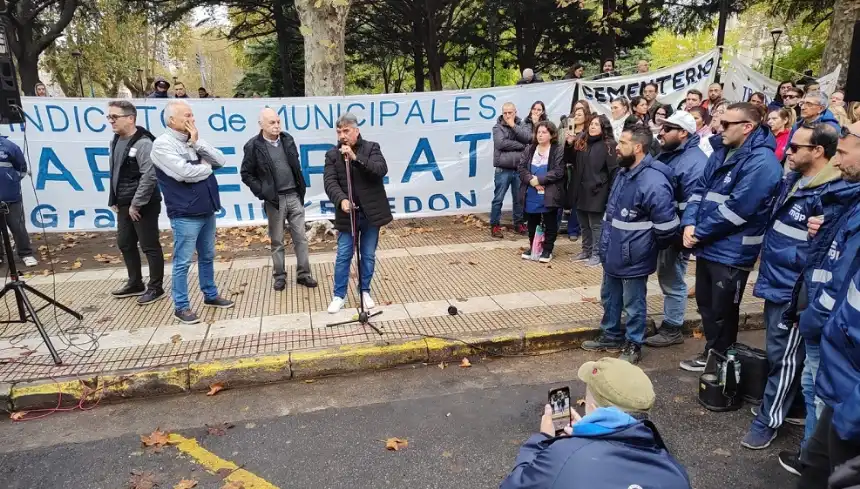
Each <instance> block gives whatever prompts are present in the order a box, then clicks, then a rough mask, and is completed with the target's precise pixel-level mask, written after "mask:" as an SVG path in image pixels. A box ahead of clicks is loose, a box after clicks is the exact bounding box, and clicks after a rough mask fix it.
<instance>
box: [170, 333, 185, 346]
mask: <svg viewBox="0 0 860 489" xmlns="http://www.w3.org/2000/svg"><path fill="white" fill-rule="evenodd" d="M180 341H182V335H179V334H175V335H173V336H171V337H170V342H171V343H173V344H174V345H175V344H177V343H179V342H180Z"/></svg>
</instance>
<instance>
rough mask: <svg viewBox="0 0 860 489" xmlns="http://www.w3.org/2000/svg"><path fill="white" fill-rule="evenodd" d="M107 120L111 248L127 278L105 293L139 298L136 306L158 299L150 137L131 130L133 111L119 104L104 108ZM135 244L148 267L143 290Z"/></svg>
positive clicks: (157, 204)
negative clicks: (110, 134) (113, 227)
mask: <svg viewBox="0 0 860 489" xmlns="http://www.w3.org/2000/svg"><path fill="white" fill-rule="evenodd" d="M107 119H108V121H109V122H110V126H111V129H113V132H114V137H113V140H112V141H111V145H110V162H111V165H110V196H109V197H108V205H109V206H110V207H111V209H113V211H114V212H115V213H116V217H117V223H116V229H117V234H116V241H117V248H119V250H120V252H122V259H123V261H124V262H125V268H126V271H127V272H128V282H126V284H125V285H124V286H123V287H121V288H119V289H117V290H114V291H113V292H111V295H113V296H114V297H116V298H123V297H134V296H139V297H138V299H137V303H138V304H140V305H146V304H152V303H153V302H155V301H157V300H160V299H163V298H164V296H165V295H164V284H163V283H164V254H163V253H162V250H161V243H159V241H158V237H159V234H158V216H159V215H160V214H161V192H159V190H158V182H157V180H156V176H155V166H153V164H152V159H151V158H150V152H151V151H152V141H153V140H155V136H153V135H152V134H150V132H149V131H147V130H146V129H144V128H142V127H140V126H137V125H136V122H137V109H136V108H135V106H134V104H132V103H131V102H128V101H125V100H115V101H112V102H110V103H109V104H108V115H107ZM138 244H140V248H141V249H142V250H143V253H144V254H145V255H146V261H147V264H148V265H149V285H148V286H144V284H143V275H142V272H141V263H140V253H138V251H137V247H138Z"/></svg>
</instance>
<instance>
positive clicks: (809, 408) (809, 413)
mask: <svg viewBox="0 0 860 489" xmlns="http://www.w3.org/2000/svg"><path fill="white" fill-rule="evenodd" d="M805 343H806V359H805V360H804V361H803V376H802V377H801V378H800V388H801V390H802V391H803V400H804V401H805V403H806V426H805V427H804V429H803V440H802V441H801V442H800V448H801V450H803V449H804V448H805V447H806V442H807V441H808V440H809V439H810V438H812V434H813V433H815V425H816V424H818V418H819V417H820V416H821V410H822V409H824V403H823V402H822V401H821V399H819V398H818V397H816V396H815V376H816V375H818V364H819V363H820V362H821V346H820V345H819V344H818V343H813V342H811V341H805Z"/></svg>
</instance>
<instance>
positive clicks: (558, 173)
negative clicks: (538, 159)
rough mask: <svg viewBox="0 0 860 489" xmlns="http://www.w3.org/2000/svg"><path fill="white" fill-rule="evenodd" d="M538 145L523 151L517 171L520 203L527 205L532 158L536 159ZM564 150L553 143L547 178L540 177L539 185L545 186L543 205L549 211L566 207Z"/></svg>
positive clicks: (548, 161)
mask: <svg viewBox="0 0 860 489" xmlns="http://www.w3.org/2000/svg"><path fill="white" fill-rule="evenodd" d="M536 150H537V144H532V145H529V147H528V149H526V150H525V151H523V154H522V157H521V158H520V164H519V167H518V168H517V170H519V174H520V182H522V183H521V184H520V202H522V204H523V206H525V205H526V192H527V191H528V189H529V186H530V185H529V180H531V177H532V172H531V166H532V158H534V155H535V151H536ZM563 153H564V150H563V149H562V147H561V146H559V145H558V144H555V143H553V144H552V145H551V146H550V149H549V158H547V169H546V176H544V177H538V183H539V184H540V185H543V186H544V194H543V205H544V206H546V208H547V209H559V208H561V207H564V173H565V172H564V157H563V156H564V155H563Z"/></svg>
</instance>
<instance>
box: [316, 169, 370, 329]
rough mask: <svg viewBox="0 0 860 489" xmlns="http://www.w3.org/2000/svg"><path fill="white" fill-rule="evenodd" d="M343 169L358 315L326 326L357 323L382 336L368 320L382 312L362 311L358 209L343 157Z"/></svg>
mask: <svg viewBox="0 0 860 489" xmlns="http://www.w3.org/2000/svg"><path fill="white" fill-rule="evenodd" d="M343 161H344V167H345V168H346V195H347V200H348V201H349V228H350V232H351V234H352V251H353V254H354V255H355V260H356V269H358V289H359V290H358V315H357V316H353V318H354V319H349V320H347V321H340V322H336V323H329V324H326V327H327V328H333V327H335V326H344V325H347V324H353V323H358V324H360V325H362V326H368V327H370V328H371V329H372V330H374V331H375V332H376V333H377V334H378V335H379V336H383V334H382V331H381V330H380V329H379V328H378V327H376V326H375V325H374V324H372V323H371V322H370V318H372V317H375V316H379V315H380V314H382V311H376V312H374V313H371V314H368V313H367V311H366V310H365V309H364V293H363V291H362V290H361V278H362V275H361V246H359V238H360V237H359V232H360V231H359V228H358V208H357V207H356V205H355V199H354V198H353V188H352V160H351V159H347V158H346V156H345V155H344V156H343Z"/></svg>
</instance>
